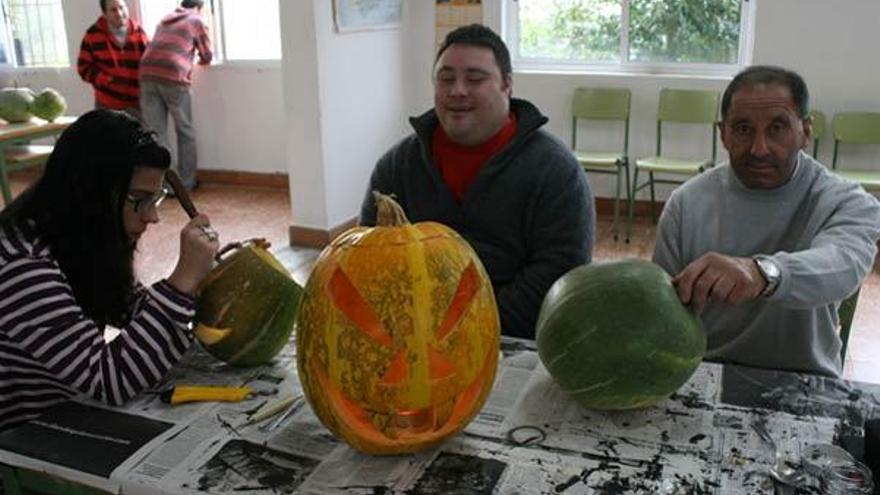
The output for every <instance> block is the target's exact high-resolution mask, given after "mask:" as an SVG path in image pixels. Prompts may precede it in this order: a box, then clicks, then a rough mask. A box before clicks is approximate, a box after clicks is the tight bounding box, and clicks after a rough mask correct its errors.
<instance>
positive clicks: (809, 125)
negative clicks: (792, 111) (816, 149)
mask: <svg viewBox="0 0 880 495" xmlns="http://www.w3.org/2000/svg"><path fill="white" fill-rule="evenodd" d="M801 125H802V126H803V128H804V145H803V146H802V148H804V149H806V148H807V146H808V145H809V144H810V143H811V142H812V141H813V116H812V115H809V114H807V116H806V117H804V118H802V119H801Z"/></svg>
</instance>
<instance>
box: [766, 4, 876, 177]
mask: <svg viewBox="0 0 880 495" xmlns="http://www.w3.org/2000/svg"><path fill="white" fill-rule="evenodd" d="M757 7H758V17H757V22H756V26H755V30H756V43H755V55H754V57H755V63H761V64H776V65H783V66H786V67H790V68H792V69H794V70H796V71H798V72H799V73H800V74H801V75H802V76H803V77H804V79H806V81H807V86H808V87H809V90H810V93H811V96H812V97H811V100H812V103H813V107H814V108H815V109H818V110H821V111H823V112H824V113H825V115H826V116H827V117H828V119H829V124H830V119H831V117H832V116H833V115H834V114H835V113H837V112H852V111H863V112H878V111H880V56H878V54H877V49H878V47H880V29H878V22H880V2H877V1H865V0H835V1H833V2H827V1H823V0H759V2H758V4H757ZM832 148H833V142H832V138H831V135H830V132H826V135H825V136H824V137H823V138H822V140H821V141H820V144H819V158H820V159H821V160H822V161H823V162H825V163H827V164H829V165H830V164H831V154H832ZM841 151H842V153H841V159H845V163H847V165H848V166H850V167H852V168H864V169H873V170H880V152H878V151H877V150H876V147H870V148H864V149H858V148H854V147H845V148H843V149H842V150H841Z"/></svg>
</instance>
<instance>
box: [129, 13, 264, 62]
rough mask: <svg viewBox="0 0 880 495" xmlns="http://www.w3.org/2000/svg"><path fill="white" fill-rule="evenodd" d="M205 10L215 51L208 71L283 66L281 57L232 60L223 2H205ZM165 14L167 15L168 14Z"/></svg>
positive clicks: (142, 18)
mask: <svg viewBox="0 0 880 495" xmlns="http://www.w3.org/2000/svg"><path fill="white" fill-rule="evenodd" d="M143 1H144V0H141V2H140V3H139V5H138V14H139V18H140V21H141V23H142V24H144V23H145V22H144V7H143V5H141V4H142V3H143ZM175 1H176V3H177V4H178V5H179V4H180V0H175ZM203 8H204V9H207V10H208V11H209V15H210V17H209V18H208V19H206V20H208V21H209V29H210V36H211V44H212V45H213V49H214V60H213V62H211V65H210V66H208V67H206V68H207V69H209V70H210V68H212V67H213V68H217V67H222V66H231V67H236V66H238V67H244V68H250V67H252V68H267V69H271V68H276V67H280V65H281V57H280V56H279V58H241V59H239V58H235V59H230V58H229V57H228V56H227V42H226V29H225V26H224V25H223V18H224V17H225V16H224V8H223V0H205V6H204V7H203ZM165 14H167V12H166V13H165ZM165 14H162V15H165ZM159 20H161V17H160V18H159V19H156V20H155V21H153V22H158V21H159ZM154 28H155V25H154V26H150V27H149V30H148V32H152V31H153V29H154ZM144 29H145V30H147V28H146V27H144ZM280 34H281V33H280V30H279V36H280ZM150 39H152V35H151V36H150Z"/></svg>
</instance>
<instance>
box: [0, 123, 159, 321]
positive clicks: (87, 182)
mask: <svg viewBox="0 0 880 495" xmlns="http://www.w3.org/2000/svg"><path fill="white" fill-rule="evenodd" d="M170 163H171V155H170V154H169V153H168V150H167V149H165V148H164V147H162V146H161V145H159V144H158V143H157V142H156V139H155V137H154V135H153V134H152V133H151V132H149V131H147V130H146V129H145V128H144V127H143V126H142V125H141V123H140V122H138V121H137V120H135V119H134V118H132V117H130V116H128V115H127V114H125V113H123V112H119V111H115V110H94V111H91V112H88V113H86V114H84V115H82V116H81V117H80V118H79V119H77V120H76V122H74V123H73V124H71V125H70V127H68V128H67V129H66V130H65V131H64V133H62V134H61V137H59V138H58V142H56V143H55V149H54V151H53V152H52V155H51V156H50V157H49V160H48V162H47V163H46V168H45V171H44V172H43V175H42V177H41V178H40V179H39V180H38V181H37V182H36V183H35V184H34V185H33V186H31V187H30V188H29V189H28V190H26V191H25V192H23V193H22V194H21V195H20V196H19V197H18V198H16V200H15V201H13V202H12V203H10V204H9V206H8V207H7V208H6V209H4V210H3V211H2V212H0V225H10V226H13V225H14V226H16V227H18V228H20V229H24V230H30V226H29V224H31V223H32V224H33V225H34V227H35V228H36V234H37V235H39V236H40V237H41V238H42V239H43V241H45V242H46V243H47V244H48V246H49V248H50V249H51V252H52V255H53V256H54V258H55V259H56V261H57V262H58V265H59V266H60V268H61V271H62V272H63V273H64V275H65V276H66V277H67V280H68V282H69V283H70V285H71V287H72V288H73V293H74V296H75V297H76V300H77V303H78V304H79V305H80V306H81V307H82V308H83V311H84V312H85V314H86V316H88V317H89V318H91V319H93V320H95V321H96V322H97V323H99V324H101V325H106V324H111V325H122V324H125V323H126V322H127V321H128V319H129V316H130V314H129V313H130V306H131V303H132V297H133V294H134V289H135V281H134V273H133V256H134V249H135V246H134V243H133V242H132V240H131V239H130V238H129V236H128V234H127V233H126V231H125V226H124V223H123V219H122V211H123V210H122V209H123V208H131V205H129V204H127V202H126V199H125V197H126V194H127V193H128V189H129V186H130V184H131V178H132V175H133V173H134V169H135V167H150V168H156V169H160V170H165V169H167V168H168V167H169V165H170Z"/></svg>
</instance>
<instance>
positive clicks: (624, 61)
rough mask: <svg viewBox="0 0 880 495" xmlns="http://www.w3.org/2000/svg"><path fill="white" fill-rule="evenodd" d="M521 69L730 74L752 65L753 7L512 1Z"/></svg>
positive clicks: (660, 1)
mask: <svg viewBox="0 0 880 495" xmlns="http://www.w3.org/2000/svg"><path fill="white" fill-rule="evenodd" d="M505 5H507V6H508V9H507V26H508V30H507V35H508V41H509V42H510V47H511V51H512V54H513V57H514V60H515V62H516V64H517V67H518V68H527V69H528V68H541V67H548V68H549V67H555V68H562V67H568V68H572V69H578V68H580V69H591V68H596V69H600V70H601V69H605V70H615V69H619V70H623V71H636V72H637V71H651V72H653V71H669V72H679V71H680V72H689V71H704V72H717V71H720V72H725V71H726V72H732V71H734V70H735V69H736V67H738V66H739V65H744V64H745V63H747V60H748V58H747V53H746V52H747V49H746V47H747V45H748V43H746V39H747V38H748V36H749V30H748V29H747V26H748V22H747V21H748V18H749V2H748V0H515V1H513V0H511V1H510V2H507V3H506V4H505Z"/></svg>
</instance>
